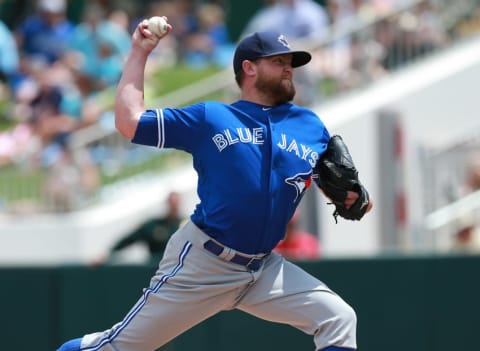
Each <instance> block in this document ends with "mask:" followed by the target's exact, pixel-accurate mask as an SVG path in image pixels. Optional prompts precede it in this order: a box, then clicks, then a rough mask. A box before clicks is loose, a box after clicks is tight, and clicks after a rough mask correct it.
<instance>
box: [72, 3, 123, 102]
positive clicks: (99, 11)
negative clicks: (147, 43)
mask: <svg viewBox="0 0 480 351" xmlns="http://www.w3.org/2000/svg"><path fill="white" fill-rule="evenodd" d="M125 17H127V19H125ZM127 24H128V16H127V14H126V13H125V12H121V11H114V12H112V14H111V17H107V15H106V12H105V11H104V10H103V8H101V7H100V6H98V5H97V4H92V5H89V6H88V7H87V9H86V11H85V14H84V17H83V21H82V22H81V23H80V24H79V25H78V26H77V27H76V28H75V30H74V32H73V34H72V39H71V41H70V45H69V51H68V59H67V64H68V66H69V67H71V68H72V69H73V70H74V71H75V72H76V74H77V79H78V83H79V84H80V86H81V91H82V95H83V96H88V95H90V94H93V93H96V92H98V91H100V90H102V89H104V88H106V87H108V86H111V85H113V84H115V83H117V81H118V79H119V77H120V74H121V71H122V67H123V63H124V58H125V55H126V54H127V52H128V50H129V49H130V35H129V33H128V30H127V28H126V27H125V26H126V25H127Z"/></svg>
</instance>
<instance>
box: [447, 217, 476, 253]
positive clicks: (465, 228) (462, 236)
mask: <svg viewBox="0 0 480 351" xmlns="http://www.w3.org/2000/svg"><path fill="white" fill-rule="evenodd" d="M476 218H478V216H476V215H475V214H474V213H467V214H465V215H463V216H462V217H461V218H459V219H458V221H457V222H456V227H457V231H456V232H455V233H454V236H453V245H452V252H453V253H462V254H475V253H477V254H478V253H480V223H479V222H478V220H476Z"/></svg>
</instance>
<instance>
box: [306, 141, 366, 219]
mask: <svg viewBox="0 0 480 351" xmlns="http://www.w3.org/2000/svg"><path fill="white" fill-rule="evenodd" d="M313 179H314V181H315V183H316V184H317V185H318V187H319V188H320V189H322V190H323V192H324V193H325V195H326V196H327V197H328V198H330V200H331V201H332V204H333V205H334V206H335V211H334V212H333V217H334V218H335V222H337V217H338V216H340V217H343V218H345V219H348V220H356V221H359V220H360V219H362V217H363V216H364V215H365V213H366V211H367V208H368V202H369V195H368V192H367V190H366V189H365V187H364V186H363V185H362V184H361V183H360V181H359V179H358V171H357V169H356V168H355V165H354V164H353V160H352V157H351V155H350V152H349V151H348V148H347V145H346V144H345V143H344V141H343V139H342V138H341V137H340V136H339V135H334V136H332V137H331V139H330V141H329V142H328V145H327V150H325V152H324V153H323V154H322V157H321V158H320V159H319V160H318V162H317V164H316V166H315V168H314V170H313ZM347 191H354V192H356V193H358V195H359V197H358V199H357V201H355V203H354V204H353V205H352V206H350V207H349V208H347V207H345V199H346V197H347Z"/></svg>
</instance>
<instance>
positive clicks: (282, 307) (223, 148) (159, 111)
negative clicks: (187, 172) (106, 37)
mask: <svg viewBox="0 0 480 351" xmlns="http://www.w3.org/2000/svg"><path fill="white" fill-rule="evenodd" d="M165 20H166V18H165ZM148 28H149V27H148V21H147V20H144V21H143V22H141V23H140V24H139V25H138V26H137V28H136V30H135V32H134V33H133V35H132V48H131V52H130V54H129V56H128V59H127V61H126V63H125V68H124V72H123V75H122V78H121V80H120V82H119V84H118V90H117V94H116V99H115V123H116V128H117V129H118V131H119V132H120V133H121V134H122V135H124V136H125V137H126V138H128V139H131V140H132V142H133V143H136V144H142V145H146V146H150V147H155V148H159V149H162V148H174V149H179V150H184V151H186V152H188V153H190V154H191V155H192V157H193V167H194V168H195V170H196V172H197V173H198V185H197V192H198V197H199V199H200V201H199V203H198V204H197V205H196V208H195V209H194V211H193V213H192V214H191V216H190V219H189V221H188V222H187V223H186V224H185V225H184V226H182V227H181V228H180V229H179V230H178V231H176V233H175V234H174V235H173V236H172V237H171V238H170V240H169V242H168V244H167V248H166V250H165V254H164V257H163V258H162V260H161V261H160V262H159V266H158V270H157V271H156V273H155V275H154V276H153V277H152V279H151V281H150V283H149V286H148V287H147V288H145V289H144V292H143V294H142V296H140V297H139V299H138V301H137V302H136V303H135V304H134V305H133V307H132V308H131V309H130V311H129V312H128V313H126V314H125V317H124V319H123V320H122V321H120V322H119V323H117V324H116V325H114V326H112V327H111V328H110V329H107V330H105V331H101V332H92V333H90V334H87V335H84V336H82V337H80V338H77V339H73V340H70V341H67V342H66V343H65V344H63V345H62V346H61V347H60V348H59V351H78V350H82V351H154V350H156V349H157V348H159V347H160V346H162V345H164V344H165V343H167V342H168V341H170V340H172V339H173V338H175V337H176V336H178V335H179V334H181V333H183V332H185V331H186V330H188V329H189V328H191V327H193V326H194V325H196V324H198V323H200V322H202V321H203V320H205V319H207V318H209V317H211V316H212V315H215V314H216V313H218V312H220V311H225V310H231V309H238V310H242V311H244V312H246V313H249V314H251V315H254V316H257V317H258V318H262V319H265V320H268V321H273V322H278V323H285V324H288V325H291V326H292V327H294V328H298V329H299V330H301V331H303V332H305V333H307V334H309V335H311V336H312V339H313V344H314V345H312V348H313V347H314V349H315V350H323V351H341V350H343V351H346V350H355V349H356V347H357V344H356V314H355V312H354V310H353V309H352V307H350V306H349V305H348V304H347V303H346V302H345V301H344V300H343V299H342V298H341V297H340V296H338V295H337V294H336V293H334V292H333V291H332V290H331V289H330V288H329V287H328V286H327V285H326V284H325V283H323V282H322V281H320V280H319V279H317V278H316V277H313V276H312V275H310V274H308V273H307V272H305V271H304V270H302V269H301V268H299V267H298V266H297V265H295V264H294V263H292V262H290V261H288V260H286V259H285V258H283V257H281V256H280V255H278V254H276V253H273V252H272V249H273V248H274V247H275V246H276V244H277V243H278V242H279V241H280V240H281V239H283V237H284V235H285V229H286V225H287V223H288V221H289V220H290V218H291V217H292V215H293V214H294V212H295V209H296V208H297V206H298V204H299V202H300V201H301V199H302V196H303V195H304V193H305V191H306V190H307V188H308V187H310V186H311V184H312V183H313V184H316V185H317V186H318V187H319V188H320V189H321V190H322V191H323V192H324V193H325V195H326V196H327V197H328V198H330V200H331V202H332V203H333V204H334V205H335V218H337V217H338V216H340V217H344V218H346V219H349V220H360V219H361V218H362V217H363V216H364V214H365V213H366V212H368V211H369V210H370V209H371V207H372V200H371V199H370V196H369V194H368V193H367V191H366V190H365V187H364V186H363V185H362V184H361V183H360V181H359V180H358V172H357V171H356V169H355V166H354V165H353V161H352V159H351V157H350V154H349V153H348V149H347V147H346V146H345V144H344V143H343V140H342V138H340V137H338V136H334V137H332V136H331V135H330V133H329V132H328V130H327V128H326V127H325V125H324V124H323V122H322V120H321V119H320V118H319V117H318V116H317V115H316V114H315V113H314V112H312V111H311V110H309V109H306V108H303V107H300V106H297V105H295V104H293V103H292V102H291V101H292V100H293V98H294V96H295V86H294V84H293V80H292V79H293V74H294V69H295V68H296V67H299V66H302V65H305V64H307V63H308V62H309V61H310V60H311V55H310V54H309V53H308V52H306V51H293V50H291V48H290V46H289V43H288V41H287V38H286V37H285V36H284V35H282V34H280V33H274V32H257V33H253V34H251V35H249V36H247V37H245V38H244V39H243V40H241V41H240V42H239V44H238V45H237V48H236V51H235V54H234V58H233V70H234V74H235V79H236V81H237V83H238V86H239V88H240V91H241V97H240V99H239V100H238V101H236V102H234V103H232V104H227V103H223V102H215V101H206V102H201V103H196V104H193V105H190V106H186V107H181V108H171V107H165V106H163V107H156V108H146V106H145V104H144V69H145V65H146V62H147V60H148V57H149V54H150V52H151V51H152V50H153V49H154V48H155V47H156V46H157V44H158V42H159V40H162V38H164V37H165V36H166V35H169V33H170V32H171V31H172V27H171V25H168V26H167V28H166V31H165V32H164V33H163V34H161V35H158V34H157V33H154V32H152V31H150V30H149V29H148Z"/></svg>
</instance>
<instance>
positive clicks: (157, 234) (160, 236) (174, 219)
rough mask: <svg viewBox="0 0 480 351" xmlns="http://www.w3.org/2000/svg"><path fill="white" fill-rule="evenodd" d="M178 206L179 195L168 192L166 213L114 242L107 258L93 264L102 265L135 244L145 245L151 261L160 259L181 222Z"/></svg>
mask: <svg viewBox="0 0 480 351" xmlns="http://www.w3.org/2000/svg"><path fill="white" fill-rule="evenodd" d="M180 206H181V201H180V194H179V193H178V192H176V191H172V192H170V193H169V195H168V198H167V212H166V213H165V214H164V215H161V216H159V217H154V218H150V219H148V220H146V221H145V222H144V223H142V224H141V225H140V226H139V227H138V228H136V229H135V230H134V231H132V232H131V233H129V234H128V235H127V236H125V237H123V238H122V239H120V240H119V241H118V242H116V243H115V244H114V245H113V247H112V248H111V250H110V254H109V255H108V256H106V257H101V258H99V259H97V260H95V262H94V263H93V264H94V265H98V264H103V263H105V262H107V261H108V260H109V259H111V258H113V256H114V255H115V254H116V253H118V252H119V251H121V250H123V249H125V248H126V247H129V246H131V245H133V244H136V243H142V244H144V245H146V247H147V248H148V251H149V253H150V257H151V258H152V259H155V260H157V259H158V258H159V257H160V258H161V256H162V255H163V251H164V250H165V246H166V245H167V242H168V239H169V238H170V236H171V235H172V234H173V233H175V231H176V230H177V229H178V228H179V227H180V225H181V223H182V221H183V218H182V217H181V215H180Z"/></svg>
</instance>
